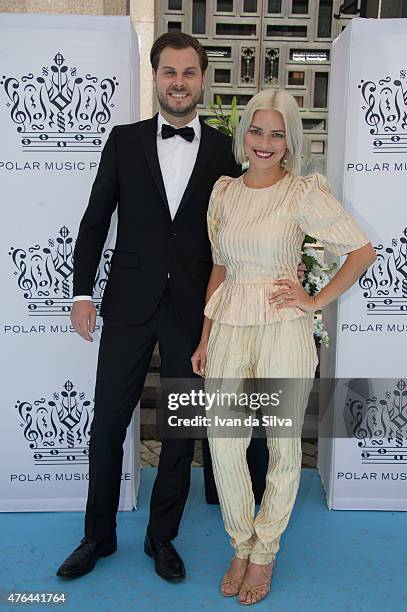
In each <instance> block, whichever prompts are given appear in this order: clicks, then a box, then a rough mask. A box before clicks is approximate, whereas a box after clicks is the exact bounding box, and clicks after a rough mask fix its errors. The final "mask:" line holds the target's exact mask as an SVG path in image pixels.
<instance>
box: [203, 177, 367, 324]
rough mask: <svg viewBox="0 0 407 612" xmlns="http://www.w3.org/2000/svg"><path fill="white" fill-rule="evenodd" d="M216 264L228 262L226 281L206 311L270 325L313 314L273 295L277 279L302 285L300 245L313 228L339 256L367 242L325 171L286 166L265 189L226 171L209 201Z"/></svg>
mask: <svg viewBox="0 0 407 612" xmlns="http://www.w3.org/2000/svg"><path fill="white" fill-rule="evenodd" d="M207 219H208V234H209V239H210V241H211V247H212V259H213V263H215V264H218V265H222V266H225V268H226V277H225V280H224V281H223V282H222V283H221V284H220V285H219V287H218V288H217V289H216V291H214V293H213V294H212V296H211V298H210V299H209V301H208V303H207V304H206V307H205V315H206V316H207V317H208V318H209V319H213V320H216V321H218V322H220V323H224V324H227V325H237V326H244V325H264V324H268V323H276V322H279V321H288V320H292V319H297V318H299V317H307V316H309V313H306V312H304V311H303V310H301V309H300V308H296V307H294V308H282V309H281V310H278V309H277V308H276V306H275V305H274V304H269V302H268V297H269V296H270V295H271V293H273V292H274V291H276V290H277V288H278V287H277V286H275V285H274V281H275V280H277V279H279V278H289V279H291V280H292V281H294V282H296V283H298V284H299V282H300V281H299V280H298V278H297V268H298V264H299V263H300V261H301V245H302V242H303V240H304V236H305V235H306V234H309V235H310V236H313V237H314V238H316V239H318V241H319V242H321V243H322V244H323V246H324V247H325V248H326V249H328V250H329V251H330V252H331V253H332V254H333V255H337V256H338V255H344V254H346V253H349V252H351V251H354V250H356V249H358V248H360V247H362V246H363V245H365V244H367V243H368V242H369V238H368V237H367V235H366V234H365V232H364V231H363V230H362V229H361V228H360V227H359V225H358V224H357V223H356V221H354V219H353V218H352V217H351V216H350V215H349V213H348V212H347V211H345V209H344V208H343V206H342V205H341V204H340V202H338V200H337V199H336V198H335V197H334V196H333V195H332V194H331V192H330V188H329V185H328V182H327V180H326V179H325V177H323V176H322V175H320V174H312V175H310V176H306V177H302V176H294V175H292V174H289V173H287V174H286V175H285V176H284V177H283V178H282V179H281V180H280V181H278V182H277V183H275V184H274V185H272V186H271V187H266V188H264V189H253V188H250V187H246V185H245V184H244V181H243V175H242V176H240V177H239V178H231V177H229V176H221V177H220V178H219V179H218V180H217V181H216V183H215V185H214V187H213V191H212V194H211V198H210V201H209V206H208V215H207Z"/></svg>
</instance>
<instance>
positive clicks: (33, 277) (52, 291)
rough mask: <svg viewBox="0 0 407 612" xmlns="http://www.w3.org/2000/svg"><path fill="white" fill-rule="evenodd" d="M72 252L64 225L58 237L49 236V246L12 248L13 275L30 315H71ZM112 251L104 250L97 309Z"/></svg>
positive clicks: (95, 295)
mask: <svg viewBox="0 0 407 612" xmlns="http://www.w3.org/2000/svg"><path fill="white" fill-rule="evenodd" d="M73 252H74V241H73V238H72V237H71V236H70V231H69V229H68V228H67V227H65V226H63V227H61V228H60V230H59V233H58V235H57V236H56V237H53V238H49V239H48V243H47V246H44V247H41V246H40V245H39V244H34V245H33V246H31V247H29V248H27V249H24V248H15V247H11V248H10V251H9V255H10V257H11V260H12V263H13V266H14V275H15V276H16V278H17V284H18V287H19V289H20V290H21V292H22V294H23V297H24V299H25V300H26V302H27V309H28V314H29V316H31V317H33V316H34V317H41V316H47V317H48V316H69V314H70V312H71V308H72V298H73ZM112 254H113V250H112V249H106V250H105V251H104V252H103V255H102V261H101V263H100V264H99V267H98V270H97V273H96V277H95V282H94V291H93V301H94V304H95V307H96V310H97V311H98V312H99V310H100V305H101V302H102V297H103V293H104V289H105V286H106V283H107V279H108V277H109V272H110V261H111V257H112Z"/></svg>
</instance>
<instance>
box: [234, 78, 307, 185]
mask: <svg viewBox="0 0 407 612" xmlns="http://www.w3.org/2000/svg"><path fill="white" fill-rule="evenodd" d="M257 110H275V111H278V112H279V113H281V115H282V116H283V121H284V126H285V138H286V142H287V153H286V155H285V159H286V160H287V164H286V166H285V168H286V170H288V171H289V172H291V173H292V174H299V173H300V171H301V148H302V122H301V116H300V112H299V110H298V105H297V102H296V101H295V98H294V97H293V96H292V95H291V94H290V93H288V92H287V91H284V90H283V89H272V88H269V89H264V90H263V91H260V92H259V93H258V94H256V95H255V96H253V98H252V99H251V100H250V102H249V103H248V104H247V106H246V108H245V109H244V111H243V114H242V117H241V120H240V123H239V125H238V126H237V128H236V133H235V137H234V141H233V152H234V155H235V158H236V161H237V162H238V163H239V164H243V162H245V161H246V160H247V155H246V151H245V145H244V138H245V135H246V133H247V132H248V131H249V129H250V126H251V124H252V120H253V115H254V113H255V112H256V111H257Z"/></svg>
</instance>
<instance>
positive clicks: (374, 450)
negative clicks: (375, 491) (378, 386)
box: [346, 379, 407, 464]
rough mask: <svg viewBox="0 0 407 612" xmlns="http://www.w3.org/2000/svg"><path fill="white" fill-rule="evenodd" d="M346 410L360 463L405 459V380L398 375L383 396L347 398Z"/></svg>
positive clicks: (406, 397) (392, 461) (406, 423)
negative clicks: (358, 452)
mask: <svg viewBox="0 0 407 612" xmlns="http://www.w3.org/2000/svg"><path fill="white" fill-rule="evenodd" d="M346 410H347V412H348V415H349V416H350V417H351V419H350V425H351V427H352V433H353V436H354V437H355V438H357V439H358V440H359V442H358V446H359V448H361V449H362V452H361V458H362V463H373V464H375V463H376V464H380V463H381V464H400V463H407V383H406V381H405V380H404V379H400V380H399V381H398V382H397V384H396V386H395V387H394V389H393V390H392V391H386V392H385V394H384V397H383V398H378V397H376V396H372V397H368V398H366V399H365V400H364V401H362V400H360V399H349V400H348V402H347V404H346Z"/></svg>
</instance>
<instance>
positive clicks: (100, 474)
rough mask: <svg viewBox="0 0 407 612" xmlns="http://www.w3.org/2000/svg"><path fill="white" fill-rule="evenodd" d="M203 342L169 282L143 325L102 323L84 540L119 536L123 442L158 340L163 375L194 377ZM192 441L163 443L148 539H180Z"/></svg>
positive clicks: (151, 507)
mask: <svg viewBox="0 0 407 612" xmlns="http://www.w3.org/2000/svg"><path fill="white" fill-rule="evenodd" d="M199 338H200V331H199V332H198V330H197V332H196V334H194V333H192V332H191V331H188V330H186V329H184V328H183V327H182V325H181V323H180V320H179V318H178V316H177V314H176V312H175V311H174V309H173V306H172V301H171V287H170V285H169V284H167V286H166V288H165V291H164V293H163V296H162V298H161V300H160V302H159V305H158V307H157V309H156V311H155V312H154V314H153V316H152V317H151V318H150V319H149V320H148V321H147V322H146V323H143V324H141V325H130V324H127V323H122V322H118V321H113V320H109V319H106V318H105V319H104V323H103V330H102V335H101V340H100V348H99V358H98V367H97V375H96V390H95V409H94V418H93V422H92V426H91V435H90V448H89V490H88V500H87V505H86V516H85V536H86V537H87V538H89V539H91V540H96V541H99V540H104V539H110V538H111V537H112V536H113V535H114V534H115V529H116V513H117V508H118V504H119V496H120V482H121V473H122V462H123V442H124V439H125V437H126V430H127V427H128V425H129V423H130V421H131V417H132V414H133V411H134V408H135V406H136V405H137V403H138V401H139V399H140V396H141V393H142V390H143V386H144V382H145V378H146V375H147V371H148V367H149V363H150V360H151V356H152V353H153V350H154V346H155V344H156V342H157V341H158V343H159V350H160V356H161V377H162V378H190V377H191V376H193V373H192V368H191V356H192V353H193V352H194V350H195V348H196V346H197V344H198V342H199ZM193 455H194V440H193V439H181V438H180V439H176V438H171V439H164V440H163V443H162V449H161V455H160V460H159V466H158V471H157V477H156V481H155V483H154V487H153V492H152V497H151V506H150V520H149V525H148V532H149V534H150V535H151V536H152V537H154V538H157V539H159V540H170V539H173V538H175V537H176V535H177V533H178V528H179V524H180V521H181V517H182V513H183V509H184V506H185V503H186V500H187V496H188V492H189V485H190V468H191V461H192V458H193Z"/></svg>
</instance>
